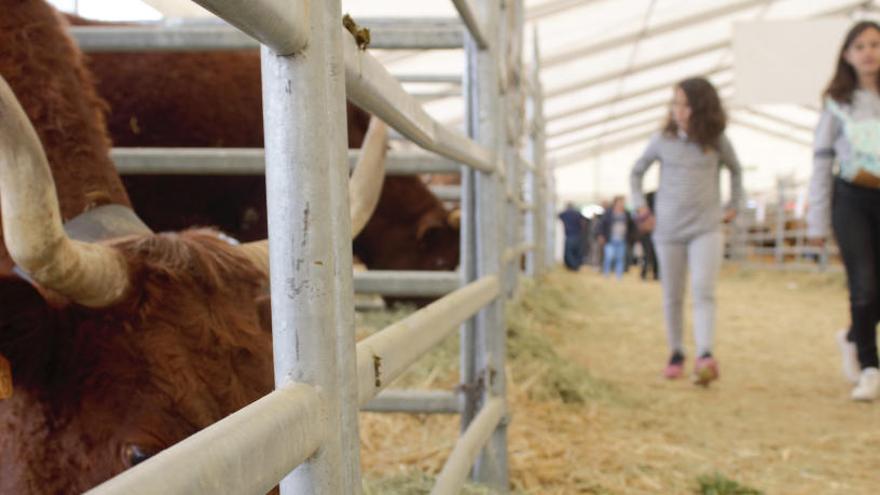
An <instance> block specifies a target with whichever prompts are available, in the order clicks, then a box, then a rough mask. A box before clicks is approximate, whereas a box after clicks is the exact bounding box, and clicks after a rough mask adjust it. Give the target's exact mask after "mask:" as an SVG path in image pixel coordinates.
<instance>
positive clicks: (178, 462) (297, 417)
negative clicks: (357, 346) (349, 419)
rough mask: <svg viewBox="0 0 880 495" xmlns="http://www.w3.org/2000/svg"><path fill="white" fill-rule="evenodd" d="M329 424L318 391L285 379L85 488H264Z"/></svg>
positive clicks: (112, 492)
mask: <svg viewBox="0 0 880 495" xmlns="http://www.w3.org/2000/svg"><path fill="white" fill-rule="evenodd" d="M328 426H329V425H327V423H326V417H325V416H324V415H323V414H322V407H321V397H320V395H319V394H318V392H317V390H316V389H315V388H313V387H311V386H309V385H304V384H301V383H289V384H287V385H286V386H284V387H281V388H279V389H277V390H275V391H274V392H272V393H270V394H268V395H266V396H265V397H262V398H261V399H259V400H257V401H255V402H254V403H252V404H250V405H248V406H247V407H245V408H243V409H241V410H239V411H237V412H235V413H232V414H231V415H229V416H227V417H226V418H223V419H222V420H220V421H218V422H216V423H214V424H213V425H211V426H209V427H207V428H205V429H204V430H201V431H199V432H196V433H195V434H193V435H192V436H190V437H189V438H187V439H185V440H183V441H181V442H180V443H177V444H175V445H173V446H171V447H169V448H167V449H165V450H163V451H162V452H160V453H159V454H157V455H155V456H154V457H152V458H150V459H148V460H146V461H144V462H143V463H141V464H138V465H137V466H136V467H134V468H132V469H129V470H127V471H124V472H123V473H122V474H120V475H118V476H116V477H115V478H111V479H110V480H108V481H106V482H104V483H102V484H101V485H98V486H97V487H95V488H93V489H91V490H90V491H88V492H87V493H89V494H92V495H116V494H119V495H131V494H138V493H143V494H151V493H187V494H193V495H196V494H206V495H207V494H216V493H255V494H256V493H260V494H262V493H266V492H268V491H270V490H271V489H272V487H273V486H275V485H276V484H278V481H279V480H280V479H281V478H282V477H283V476H284V475H286V474H287V473H288V472H290V471H291V470H292V469H293V468H295V467H296V466H298V465H299V464H300V463H302V462H303V461H305V460H306V459H307V458H308V457H310V456H311V455H313V454H314V453H315V451H316V450H318V448H319V447H320V446H321V443H322V442H323V440H324V438H325V437H326V436H327V431H328ZM334 428H335V427H334Z"/></svg>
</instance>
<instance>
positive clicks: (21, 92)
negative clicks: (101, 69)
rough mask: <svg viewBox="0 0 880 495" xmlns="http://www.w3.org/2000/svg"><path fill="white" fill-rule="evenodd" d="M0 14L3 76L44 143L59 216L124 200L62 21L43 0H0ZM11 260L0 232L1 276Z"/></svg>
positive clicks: (96, 107) (91, 94)
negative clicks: (52, 177) (58, 206)
mask: <svg viewBox="0 0 880 495" xmlns="http://www.w3.org/2000/svg"><path fill="white" fill-rule="evenodd" d="M0 12H2V14H0V75H2V76H3V77H4V78H5V79H6V81H7V82H8V83H9V85H10V86H11V87H12V90H13V92H15V95H16V97H17V98H18V100H19V101H20V102H21V104H22V106H23V107H24V109H25V111H26V112H27V115H28V117H30V120H31V122H32V123H33V125H34V127H35V128H36V130H37V134H38V135H39V137H40V141H41V142H42V143H43V146H44V148H45V149H46V154H47V157H48V159H49V165H50V166H51V168H52V174H53V176H54V178H55V183H56V185H57V186H58V199H59V201H60V204H61V215H62V217H63V218H64V219H70V218H72V217H74V216H76V215H78V214H80V213H82V212H83V211H85V210H87V209H89V208H90V207H93V206H97V205H100V204H105V203H118V204H124V205H127V204H129V202H128V197H127V196H126V194H125V190H124V189H123V187H122V183H121V182H120V180H119V176H118V175H117V174H116V171H115V168H114V166H113V163H112V162H111V161H110V159H109V156H108V150H109V146H110V143H109V140H108V139H107V135H106V131H105V130H104V129H105V123H104V118H103V115H102V113H101V111H100V110H101V108H102V103H101V102H100V100H99V99H98V97H97V96H96V94H95V91H94V89H93V87H92V83H91V80H90V78H89V76H88V74H87V73H86V71H85V70H84V69H83V65H82V61H81V56H80V54H79V51H78V50H77V49H76V48H75V47H74V45H73V42H72V40H71V39H70V38H69V37H68V36H67V34H66V33H65V32H64V28H63V21H62V20H61V19H60V18H59V16H58V15H57V13H56V12H55V10H54V9H53V8H52V7H50V6H49V5H48V4H46V3H45V2H44V1H42V0H0ZM11 266H12V262H11V260H10V259H9V254H8V253H7V252H6V247H5V245H4V244H3V242H2V231H0V275H2V274H8V273H9V268H10V267H11Z"/></svg>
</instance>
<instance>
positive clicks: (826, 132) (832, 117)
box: [807, 21, 880, 401]
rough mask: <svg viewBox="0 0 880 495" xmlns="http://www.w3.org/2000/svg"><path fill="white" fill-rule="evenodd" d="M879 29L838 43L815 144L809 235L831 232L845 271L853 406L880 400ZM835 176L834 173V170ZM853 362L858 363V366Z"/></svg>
mask: <svg viewBox="0 0 880 495" xmlns="http://www.w3.org/2000/svg"><path fill="white" fill-rule="evenodd" d="M878 91H880V25H877V23H875V22H871V21H863V22H859V23H858V24H856V25H855V26H853V27H852V28H851V29H850V31H849V33H848V34H847V35H846V38H845V40H844V42H843V47H842V48H841V49H840V55H839V56H838V60H837V69H836V71H835V73H834V76H833V77H832V78H831V82H830V83H829V84H828V88H827V89H826V90H825V93H824V95H823V96H824V97H825V104H824V109H823V111H822V115H821V117H820V118H819V124H818V125H817V127H816V134H815V139H814V142H813V175H812V178H811V180H810V189H809V196H808V199H809V206H810V207H809V210H808V214H807V233H808V236H809V237H810V238H811V239H812V240H813V242H814V244H819V245H821V244H823V243H824V242H825V239H826V238H827V237H828V235H829V233H830V230H831V227H833V230H834V234H835V236H836V238H837V243H838V245H839V247H840V254H841V257H842V258H843V263H844V265H845V266H846V276H847V285H848V288H849V301H850V317H851V327H850V329H849V331H848V332H846V333H845V335H841V336H840V337H842V338H841V339H840V340H841V344H842V345H841V349H842V350H843V354H844V370H850V371H849V372H848V373H847V374H848V375H849V378H850V380H852V381H853V382H854V383H855V388H853V390H852V393H851V397H852V399H853V400H858V401H869V400H874V399H876V398H877V397H878V396H880V371H878V369H877V368H878V356H877V330H876V328H877V323H878V320H880V295H878V294H880V96H878ZM835 163H836V164H837V165H838V167H837V172H836V173H835V172H834V164H835ZM855 361H857V362H855Z"/></svg>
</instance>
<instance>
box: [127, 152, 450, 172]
mask: <svg viewBox="0 0 880 495" xmlns="http://www.w3.org/2000/svg"><path fill="white" fill-rule="evenodd" d="M360 154H361V152H360V150H356V149H350V150H348V166H349V168H353V167H354V165H355V164H356V163H357V161H358V158H359V157H360ZM110 158H112V159H113V162H114V163H115V164H116V169H117V170H118V171H119V173H121V174H123V175H126V174H127V175H133V174H143V175H150V174H161V175H173V174H184V175H261V174H264V173H265V172H266V167H265V163H266V158H265V153H264V152H263V149H262V148H113V149H112V150H111V152H110ZM385 172H386V174H387V175H417V174H435V173H436V174H458V173H460V172H461V165H460V164H459V163H458V162H454V161H452V160H449V159H448V158H443V157H441V156H438V155H437V154H435V153H428V152H425V151H421V150H389V151H388V155H387V156H386V157H385Z"/></svg>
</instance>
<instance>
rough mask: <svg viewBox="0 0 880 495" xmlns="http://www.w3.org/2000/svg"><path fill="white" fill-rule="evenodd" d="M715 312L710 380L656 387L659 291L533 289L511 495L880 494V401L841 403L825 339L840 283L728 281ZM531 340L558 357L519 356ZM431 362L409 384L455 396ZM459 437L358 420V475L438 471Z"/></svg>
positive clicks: (839, 322) (518, 318) (830, 343)
mask: <svg viewBox="0 0 880 495" xmlns="http://www.w3.org/2000/svg"><path fill="white" fill-rule="evenodd" d="M718 301H719V328H718V339H717V349H716V355H717V357H718V359H719V361H720V363H721V374H722V379H721V381H720V382H718V383H716V384H713V386H712V387H711V388H710V389H708V390H704V389H699V388H696V387H694V386H693V385H691V384H689V383H688V382H687V381H680V382H667V381H664V380H663V379H662V378H660V374H659V372H660V370H661V368H662V366H663V364H664V362H665V359H666V357H667V350H666V348H665V337H664V332H663V326H662V313H661V304H660V289H659V285H658V284H655V283H645V282H642V281H640V280H638V279H637V278H635V277H629V278H625V279H624V280H623V281H620V282H618V281H615V280H613V279H603V278H601V277H599V276H597V275H596V274H595V273H593V272H592V271H584V272H581V273H579V274H569V273H562V272H557V273H554V274H552V275H551V276H549V277H548V278H547V279H546V280H545V281H543V282H542V283H541V284H539V286H538V287H533V288H531V289H530V290H529V292H527V293H526V297H525V298H524V299H523V301H522V304H520V305H519V306H517V307H516V308H515V309H513V310H512V311H513V313H512V314H511V315H510V318H509V321H510V322H511V324H512V325H511V327H512V330H513V331H514V333H515V334H516V335H514V337H513V338H512V341H511V347H512V353H514V354H517V356H518V357H517V359H515V360H512V362H511V366H510V368H509V371H508V375H509V376H508V379H509V389H510V392H511V394H510V396H511V407H512V409H513V421H512V423H511V425H510V429H509V433H510V465H511V474H512V481H513V483H514V485H515V487H516V488H518V489H520V490H522V491H523V492H526V493H536V494H539V493H540V494H545V493H546V494H568V493H595V494H610V493H614V494H638V493H650V494H679V493H681V494H691V493H695V491H696V490H697V486H698V485H697V481H696V480H697V478H698V477H700V476H702V475H714V474H715V473H720V474H721V475H723V476H725V477H727V478H729V479H733V480H736V481H737V482H739V483H741V484H743V485H748V486H751V487H753V488H756V489H759V490H761V491H763V492H764V493H767V494H834V493H840V494H873V493H878V492H880V403H874V404H856V403H852V402H850V401H849V400H848V391H849V386H848V385H847V384H846V383H845V382H844V381H843V379H842V377H841V374H840V371H839V362H838V354H837V349H836V347H835V344H834V340H833V335H834V332H835V330H836V329H838V328H840V327H842V326H843V325H844V324H846V323H847V321H848V317H847V312H846V293H845V290H844V287H843V281H842V278H841V277H840V276H839V275H837V276H828V275H816V274H786V273H763V272H739V271H737V270H735V269H733V268H727V269H725V273H724V275H723V277H722V281H721V284H720V286H719V292H718ZM523 333H525V334H528V335H532V334H533V338H534V339H538V340H534V339H533V340H529V339H523V338H519V337H522V335H521V334H523ZM517 338H519V340H517ZM529 338H532V337H529ZM541 339H544V340H543V342H549V343H551V344H552V345H553V349H552V350H555V351H556V353H558V356H561V358H562V359H560V358H559V357H553V356H549V357H548V354H547V353H546V352H542V353H537V354H536V355H524V354H527V353H523V349H527V348H534V347H537V346H540V345H544V344H543V343H542V341H541ZM688 344H689V345H690V346H691V347H689V349H692V338H691V333H690V332H688ZM454 345H455V342H454V341H452V342H450V343H449V344H447V348H446V350H445V351H442V352H441V354H443V353H445V355H446V356H449V355H454V350H453V352H450V351H449V348H454ZM441 359H448V357H447V358H441ZM427 363H428V364H427V365H424V364H423V365H421V369H416V370H414V372H413V375H411V376H412V377H413V378H411V381H410V382H409V383H410V384H411V385H419V386H424V387H439V386H451V384H453V383H455V381H456V377H455V376H454V374H451V373H450V372H449V369H454V366H453V367H451V368H450V367H449V366H446V365H443V364H442V363H441V362H440V361H437V360H436V359H435V361H433V362H432V361H431V358H429V359H428V360H427ZM691 363H692V361H689V363H688V364H689V365H690V364H691ZM560 368H565V371H564V372H560V371H559V369H560ZM572 380H575V381H579V383H576V384H574V385H572V383H571V382H572ZM572 397H573V398H572ZM579 397H580V398H581V399H584V400H583V402H582V403H579V400H578V398H579ZM566 401H567V403H566ZM457 428H458V426H457V418H456V417H439V416H416V417H412V416H406V415H377V414H364V415H363V416H362V421H361V429H362V445H363V451H362V457H363V463H364V474H365V475H366V476H368V477H374V478H375V477H382V476H393V475H398V474H401V473H405V472H407V471H409V470H411V469H413V468H417V469H420V470H423V471H425V472H428V473H436V472H438V471H439V469H440V468H441V467H442V464H443V462H444V460H445V458H446V456H447V455H448V452H449V451H450V450H451V448H452V444H453V442H454V435H455V432H456V431H457ZM413 493H418V492H413Z"/></svg>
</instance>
